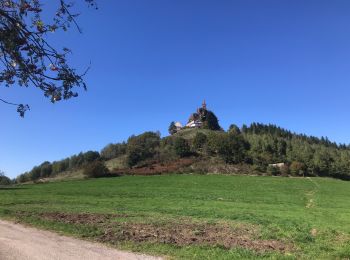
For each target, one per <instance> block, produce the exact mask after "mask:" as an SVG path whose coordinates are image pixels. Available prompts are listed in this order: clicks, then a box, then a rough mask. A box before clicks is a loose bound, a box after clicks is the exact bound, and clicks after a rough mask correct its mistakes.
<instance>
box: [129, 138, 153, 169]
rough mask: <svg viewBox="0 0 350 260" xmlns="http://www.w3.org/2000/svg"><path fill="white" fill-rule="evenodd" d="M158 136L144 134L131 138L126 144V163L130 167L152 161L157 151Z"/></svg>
mask: <svg viewBox="0 0 350 260" xmlns="http://www.w3.org/2000/svg"><path fill="white" fill-rule="evenodd" d="M159 145H160V134H159V133H154V132H145V133H143V134H141V135H138V136H131V137H130V138H129V139H128V143H127V163H128V165H129V167H132V166H134V165H136V164H138V163H139V162H141V161H143V160H146V159H152V158H153V157H154V156H155V155H156V154H157V153H158V150H159Z"/></svg>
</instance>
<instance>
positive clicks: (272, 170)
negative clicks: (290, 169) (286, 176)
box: [267, 165, 280, 176]
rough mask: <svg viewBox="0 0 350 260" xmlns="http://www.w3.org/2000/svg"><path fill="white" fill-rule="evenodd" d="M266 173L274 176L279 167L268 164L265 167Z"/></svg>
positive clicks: (277, 172) (278, 172) (277, 173)
mask: <svg viewBox="0 0 350 260" xmlns="http://www.w3.org/2000/svg"><path fill="white" fill-rule="evenodd" d="M267 173H268V174H269V175H273V176H276V175H279V174H280V169H279V168H278V167H276V166H272V165H269V166H268V167H267Z"/></svg>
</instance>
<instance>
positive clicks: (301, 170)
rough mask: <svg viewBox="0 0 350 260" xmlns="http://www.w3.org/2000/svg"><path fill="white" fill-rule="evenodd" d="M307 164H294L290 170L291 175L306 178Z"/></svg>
mask: <svg viewBox="0 0 350 260" xmlns="http://www.w3.org/2000/svg"><path fill="white" fill-rule="evenodd" d="M305 168H306V167H305V164H303V163H301V162H292V163H291V165H290V167H289V170H290V173H291V174H292V175H294V176H304V175H305Z"/></svg>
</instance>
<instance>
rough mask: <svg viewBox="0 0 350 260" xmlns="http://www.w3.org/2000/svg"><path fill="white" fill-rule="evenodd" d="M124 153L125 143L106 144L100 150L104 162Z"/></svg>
mask: <svg viewBox="0 0 350 260" xmlns="http://www.w3.org/2000/svg"><path fill="white" fill-rule="evenodd" d="M125 153H126V143H118V144H108V145H107V146H106V147H104V148H103V149H102V150H101V157H102V158H103V159H104V160H110V159H113V158H117V157H118V156H120V155H123V154H125Z"/></svg>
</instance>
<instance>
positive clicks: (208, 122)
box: [203, 110, 221, 131]
mask: <svg viewBox="0 0 350 260" xmlns="http://www.w3.org/2000/svg"><path fill="white" fill-rule="evenodd" d="M203 128H204V129H210V130H215V131H217V130H221V127H220V125H219V120H218V118H217V117H216V115H215V114H214V113H213V112H212V111H209V110H207V111H206V114H205V118H204V119H203Z"/></svg>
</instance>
